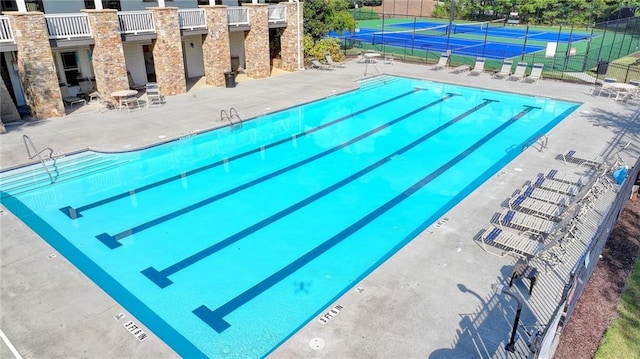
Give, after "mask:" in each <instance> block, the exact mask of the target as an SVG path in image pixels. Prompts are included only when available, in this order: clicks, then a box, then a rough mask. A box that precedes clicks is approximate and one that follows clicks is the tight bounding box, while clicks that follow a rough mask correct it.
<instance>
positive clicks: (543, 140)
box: [522, 133, 549, 152]
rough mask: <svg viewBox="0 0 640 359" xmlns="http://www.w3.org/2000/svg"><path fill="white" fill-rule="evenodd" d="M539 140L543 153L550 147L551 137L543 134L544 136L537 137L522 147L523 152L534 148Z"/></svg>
mask: <svg viewBox="0 0 640 359" xmlns="http://www.w3.org/2000/svg"><path fill="white" fill-rule="evenodd" d="M538 140H540V151H542V150H544V149H545V148H547V147H548V144H549V136H548V135H547V134H544V133H543V134H542V135H540V136H535V137H533V138H532V139H531V140H529V141H527V142H525V144H524V145H523V146H522V151H523V152H524V150H526V149H527V148H529V147H531V146H533V145H534V144H535V143H537V142H538Z"/></svg>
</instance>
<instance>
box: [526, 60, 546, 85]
mask: <svg viewBox="0 0 640 359" xmlns="http://www.w3.org/2000/svg"><path fill="white" fill-rule="evenodd" d="M543 68H544V64H533V68H531V73H530V74H529V76H527V77H525V78H524V80H522V81H524V82H530V83H538V81H539V80H540V79H541V78H542V69H543Z"/></svg>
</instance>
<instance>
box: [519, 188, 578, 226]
mask: <svg viewBox="0 0 640 359" xmlns="http://www.w3.org/2000/svg"><path fill="white" fill-rule="evenodd" d="M509 208H510V209H512V210H516V211H520V212H524V213H527V214H530V215H534V216H538V217H542V218H545V219H548V220H551V221H556V222H557V221H559V220H560V217H561V216H562V214H563V213H564V211H565V209H566V208H567V207H566V206H563V205H559V204H555V203H549V202H545V201H542V200H539V199H535V198H532V197H528V196H525V195H523V194H521V195H518V196H515V197H513V198H511V199H510V200H509Z"/></svg>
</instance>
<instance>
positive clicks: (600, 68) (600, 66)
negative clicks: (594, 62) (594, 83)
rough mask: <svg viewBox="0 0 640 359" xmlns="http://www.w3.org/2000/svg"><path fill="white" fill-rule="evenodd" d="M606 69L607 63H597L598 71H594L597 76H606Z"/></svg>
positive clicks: (607, 67)
mask: <svg viewBox="0 0 640 359" xmlns="http://www.w3.org/2000/svg"><path fill="white" fill-rule="evenodd" d="M607 69H609V62H608V61H598V69H597V70H596V72H597V73H598V75H606V74H607Z"/></svg>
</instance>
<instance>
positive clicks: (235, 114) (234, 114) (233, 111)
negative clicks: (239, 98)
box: [229, 107, 242, 127]
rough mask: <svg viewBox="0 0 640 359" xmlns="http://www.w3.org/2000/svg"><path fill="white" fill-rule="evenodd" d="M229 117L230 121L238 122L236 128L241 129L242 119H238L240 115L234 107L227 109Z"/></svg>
mask: <svg viewBox="0 0 640 359" xmlns="http://www.w3.org/2000/svg"><path fill="white" fill-rule="evenodd" d="M229 115H230V116H231V119H234V118H235V119H237V120H238V123H237V125H238V127H242V118H240V115H239V114H238V111H237V110H236V108H235V107H231V108H230V109H229ZM231 119H230V120H231Z"/></svg>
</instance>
